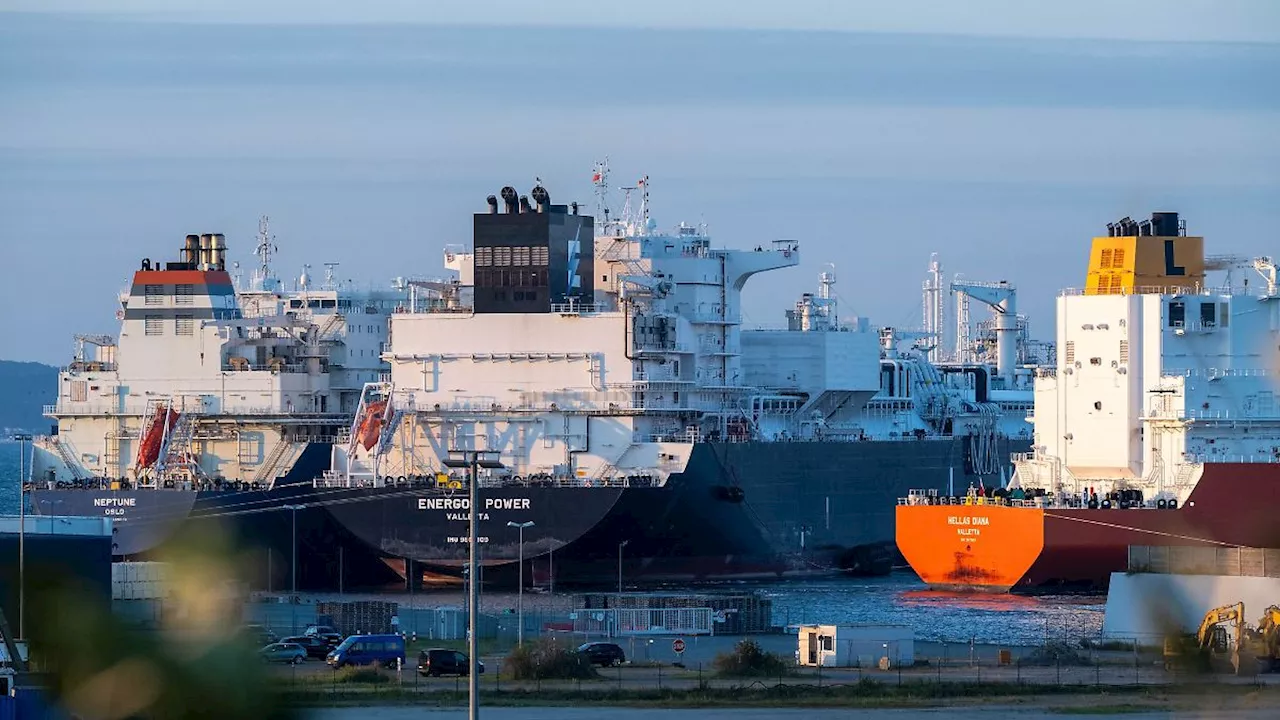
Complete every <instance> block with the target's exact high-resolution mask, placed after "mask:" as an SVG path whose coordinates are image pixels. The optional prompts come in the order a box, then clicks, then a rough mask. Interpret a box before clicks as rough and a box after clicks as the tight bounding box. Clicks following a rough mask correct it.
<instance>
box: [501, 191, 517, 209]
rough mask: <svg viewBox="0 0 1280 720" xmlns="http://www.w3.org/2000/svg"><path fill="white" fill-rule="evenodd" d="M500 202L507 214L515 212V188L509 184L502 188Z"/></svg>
mask: <svg viewBox="0 0 1280 720" xmlns="http://www.w3.org/2000/svg"><path fill="white" fill-rule="evenodd" d="M500 194H501V195H502V203H503V204H504V205H505V206H506V208H507V214H508V215H514V214H515V212H516V189H515V188H513V187H511V186H510V185H508V186H506V187H504V188H502V192H501V193H500Z"/></svg>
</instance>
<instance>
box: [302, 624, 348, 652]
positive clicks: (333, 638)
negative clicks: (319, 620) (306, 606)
mask: <svg viewBox="0 0 1280 720" xmlns="http://www.w3.org/2000/svg"><path fill="white" fill-rule="evenodd" d="M302 634H303V635H307V636H311V637H318V638H320V639H321V640H324V641H325V642H326V643H328V644H329V647H334V646H336V645H337V644H338V643H340V642H342V633H340V632H338V631H337V630H335V629H334V628H332V627H330V626H328V625H308V626H307V629H306V630H304V631H303V632H302Z"/></svg>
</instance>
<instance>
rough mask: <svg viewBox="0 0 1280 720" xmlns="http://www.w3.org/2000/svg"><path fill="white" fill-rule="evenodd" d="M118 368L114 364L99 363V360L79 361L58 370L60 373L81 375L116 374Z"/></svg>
mask: <svg viewBox="0 0 1280 720" xmlns="http://www.w3.org/2000/svg"><path fill="white" fill-rule="evenodd" d="M116 369H117V366H116V364H115V363H113V362H99V361H97V360H87V361H86V360H77V361H76V362H73V363H71V364H70V365H66V366H64V367H60V368H58V371H59V372H64V373H72V374H79V373H82V372H115V371H116Z"/></svg>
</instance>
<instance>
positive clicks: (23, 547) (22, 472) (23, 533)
mask: <svg viewBox="0 0 1280 720" xmlns="http://www.w3.org/2000/svg"><path fill="white" fill-rule="evenodd" d="M30 440H31V436H30V435H19V436H18V637H19V638H20V639H23V640H25V639H26V638H27V443H28V442H29V441H30ZM31 464H32V465H35V464H36V455H35V453H34V452H32V453H31Z"/></svg>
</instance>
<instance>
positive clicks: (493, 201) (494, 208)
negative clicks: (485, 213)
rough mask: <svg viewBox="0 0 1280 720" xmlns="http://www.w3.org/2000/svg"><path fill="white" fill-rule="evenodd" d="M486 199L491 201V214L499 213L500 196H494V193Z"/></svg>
mask: <svg viewBox="0 0 1280 720" xmlns="http://www.w3.org/2000/svg"><path fill="white" fill-rule="evenodd" d="M484 201H485V202H487V203H489V214H490V215H497V214H498V198H496V197H494V196H493V195H490V196H489V197H487V198H485V199H484Z"/></svg>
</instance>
